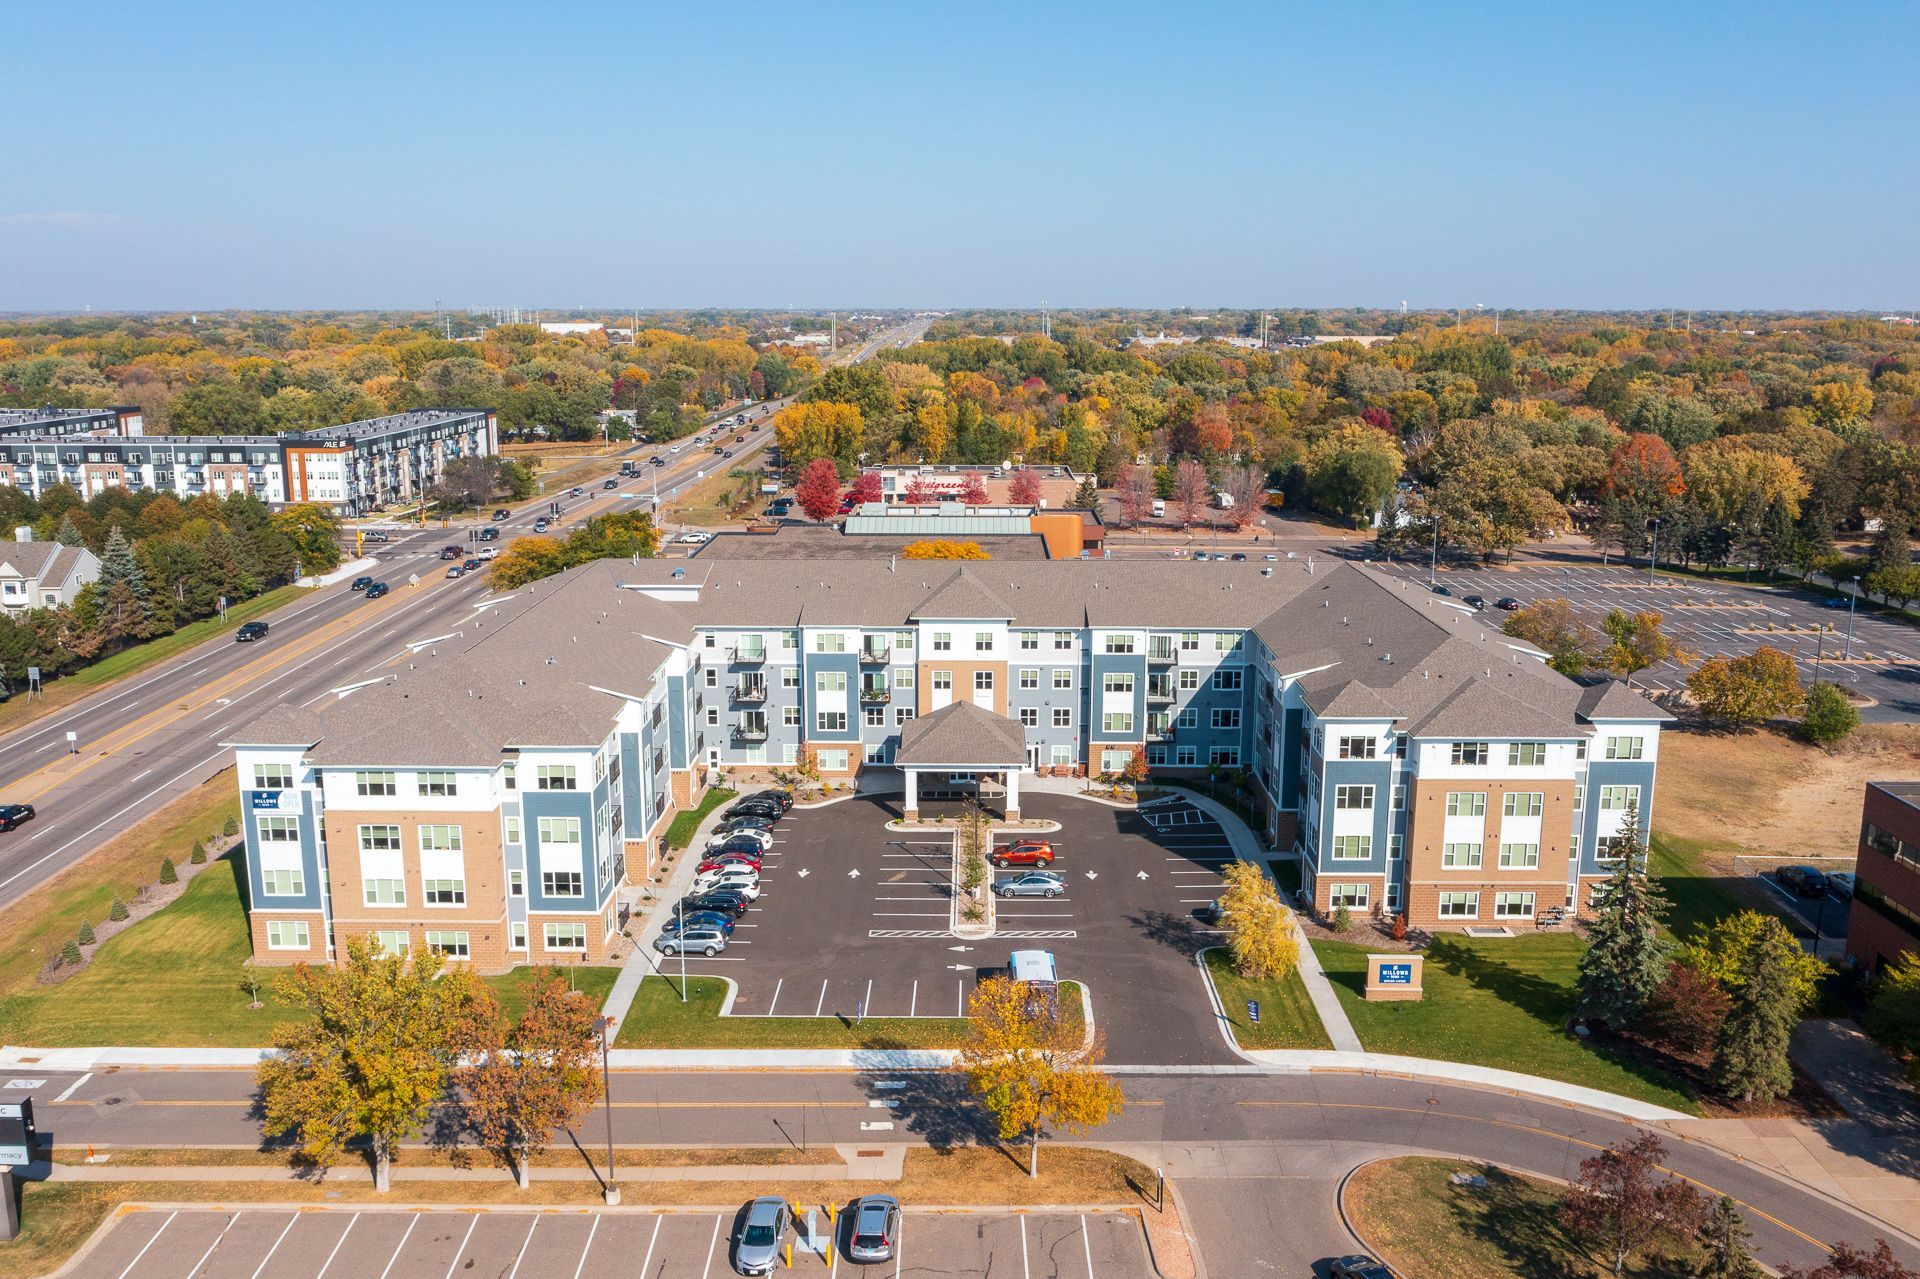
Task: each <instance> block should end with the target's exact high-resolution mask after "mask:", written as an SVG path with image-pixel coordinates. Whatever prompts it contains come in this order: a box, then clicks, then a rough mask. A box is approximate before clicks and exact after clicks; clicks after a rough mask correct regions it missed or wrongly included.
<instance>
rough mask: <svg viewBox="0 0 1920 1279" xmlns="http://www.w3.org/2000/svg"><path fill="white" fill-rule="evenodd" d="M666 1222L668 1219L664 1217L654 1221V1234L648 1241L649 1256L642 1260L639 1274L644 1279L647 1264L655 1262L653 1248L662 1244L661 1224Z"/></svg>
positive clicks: (656, 1218)
mask: <svg viewBox="0 0 1920 1279" xmlns="http://www.w3.org/2000/svg"><path fill="white" fill-rule="evenodd" d="M665 1220H666V1218H664V1217H655V1218H654V1219H653V1234H652V1236H651V1237H650V1238H648V1240H647V1255H646V1256H645V1257H642V1258H641V1259H640V1269H639V1271H638V1273H639V1274H640V1275H641V1277H642V1279H645V1276H646V1273H647V1263H648V1262H650V1261H652V1260H653V1246H654V1245H655V1244H657V1243H659V1242H660V1223H661V1222H662V1221H665Z"/></svg>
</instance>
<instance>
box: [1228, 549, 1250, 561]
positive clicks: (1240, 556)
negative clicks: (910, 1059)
mask: <svg viewBox="0 0 1920 1279" xmlns="http://www.w3.org/2000/svg"><path fill="white" fill-rule="evenodd" d="M1227 558H1228V559H1230V560H1232V561H1233V562H1234V563H1235V564H1245V563H1246V562H1247V553H1246V552H1245V551H1235V552H1234V553H1233V554H1231V555H1229V556H1227Z"/></svg>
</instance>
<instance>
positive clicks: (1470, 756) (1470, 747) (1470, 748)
mask: <svg viewBox="0 0 1920 1279" xmlns="http://www.w3.org/2000/svg"><path fill="white" fill-rule="evenodd" d="M1488 751H1489V747H1488V745H1487V743H1485V742H1455V743H1454V744H1453V762H1454V763H1456V764H1469V765H1471V764H1484V763H1486V762H1487V756H1488Z"/></svg>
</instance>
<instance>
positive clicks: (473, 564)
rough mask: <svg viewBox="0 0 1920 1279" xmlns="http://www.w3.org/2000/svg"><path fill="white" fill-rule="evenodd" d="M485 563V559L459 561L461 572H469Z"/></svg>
mask: <svg viewBox="0 0 1920 1279" xmlns="http://www.w3.org/2000/svg"><path fill="white" fill-rule="evenodd" d="M485 563H486V561H485V560H475V559H467V560H462V561H461V562H460V571H461V572H463V573H471V572H473V571H474V570H475V569H477V568H479V567H480V566H481V565H482V564H485Z"/></svg>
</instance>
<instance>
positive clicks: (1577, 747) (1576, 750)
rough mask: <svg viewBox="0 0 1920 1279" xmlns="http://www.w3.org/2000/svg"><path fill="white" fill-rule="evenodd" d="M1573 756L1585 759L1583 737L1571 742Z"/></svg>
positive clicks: (1585, 746)
mask: <svg viewBox="0 0 1920 1279" xmlns="http://www.w3.org/2000/svg"><path fill="white" fill-rule="evenodd" d="M1573 757H1574V758H1575V759H1585V758H1586V757H1587V741H1586V739H1585V738H1584V737H1583V738H1581V739H1580V740H1579V741H1577V742H1575V743H1574V744H1573ZM1567 904H1568V905H1569V906H1571V905H1572V904H1573V903H1572V902H1568V903H1567Z"/></svg>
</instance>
